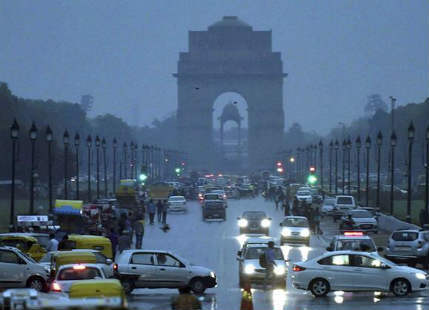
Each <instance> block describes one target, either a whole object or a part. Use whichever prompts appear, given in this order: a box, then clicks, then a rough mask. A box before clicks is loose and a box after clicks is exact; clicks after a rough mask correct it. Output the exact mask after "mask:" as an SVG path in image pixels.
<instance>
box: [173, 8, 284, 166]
mask: <svg viewBox="0 0 429 310" xmlns="http://www.w3.org/2000/svg"><path fill="white" fill-rule="evenodd" d="M174 76H175V77H176V78H177V85H178V110H177V120H178V137H179V141H178V142H179V147H180V148H181V149H182V150H183V151H186V152H188V153H189V156H190V161H191V162H190V164H191V165H192V166H193V167H194V168H196V169H213V168H220V167H216V157H217V155H216V154H215V152H214V142H213V123H212V122H213V119H212V113H213V104H214V102H215V99H216V98H217V97H218V96H219V95H221V94H223V93H225V92H236V93H239V94H240V95H241V96H242V97H243V98H245V100H246V103H247V107H248V127H249V128H248V153H249V165H250V168H251V170H255V169H258V168H268V167H270V165H271V164H272V158H271V157H272V156H271V154H273V155H274V153H275V152H277V151H278V150H279V145H280V144H281V142H282V141H283V131H284V112H283V79H284V77H285V76H286V75H285V74H284V73H283V64H282V60H281V54H280V53H279V52H273V51H272V46H271V31H254V30H253V29H252V27H251V26H249V25H248V24H246V23H244V22H243V21H241V20H240V19H238V18H237V17H235V16H226V17H224V18H223V19H222V20H221V21H219V22H216V23H215V24H213V25H211V26H209V27H208V30H207V31H190V32H189V51H188V52H185V53H180V58H179V62H178V72H177V74H174Z"/></svg>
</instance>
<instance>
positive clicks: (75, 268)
mask: <svg viewBox="0 0 429 310" xmlns="http://www.w3.org/2000/svg"><path fill="white" fill-rule="evenodd" d="M85 269H86V266H85V265H73V270H85Z"/></svg>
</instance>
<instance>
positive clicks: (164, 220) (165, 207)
mask: <svg viewBox="0 0 429 310" xmlns="http://www.w3.org/2000/svg"><path fill="white" fill-rule="evenodd" d="M167 210H168V204H167V200H164V201H163V203H162V224H164V225H166V224H167Z"/></svg>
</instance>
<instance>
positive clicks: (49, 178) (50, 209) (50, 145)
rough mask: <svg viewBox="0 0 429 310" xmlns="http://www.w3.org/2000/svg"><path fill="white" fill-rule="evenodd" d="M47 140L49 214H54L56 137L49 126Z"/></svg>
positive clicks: (46, 132) (46, 134)
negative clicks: (53, 178) (53, 161)
mask: <svg viewBox="0 0 429 310" xmlns="http://www.w3.org/2000/svg"><path fill="white" fill-rule="evenodd" d="M45 138H46V142H47V143H48V203H49V213H52V210H53V208H54V205H53V199H52V141H53V139H54V135H53V133H52V129H51V127H49V125H48V126H47V127H46V131H45Z"/></svg>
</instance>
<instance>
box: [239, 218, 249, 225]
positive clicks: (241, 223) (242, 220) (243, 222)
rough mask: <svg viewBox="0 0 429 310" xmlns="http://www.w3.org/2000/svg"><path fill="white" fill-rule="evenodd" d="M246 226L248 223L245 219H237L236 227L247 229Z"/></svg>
mask: <svg viewBox="0 0 429 310" xmlns="http://www.w3.org/2000/svg"><path fill="white" fill-rule="evenodd" d="M248 224H249V223H248V222H247V220H246V219H239V220H238V226H240V227H247V225H248Z"/></svg>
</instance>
